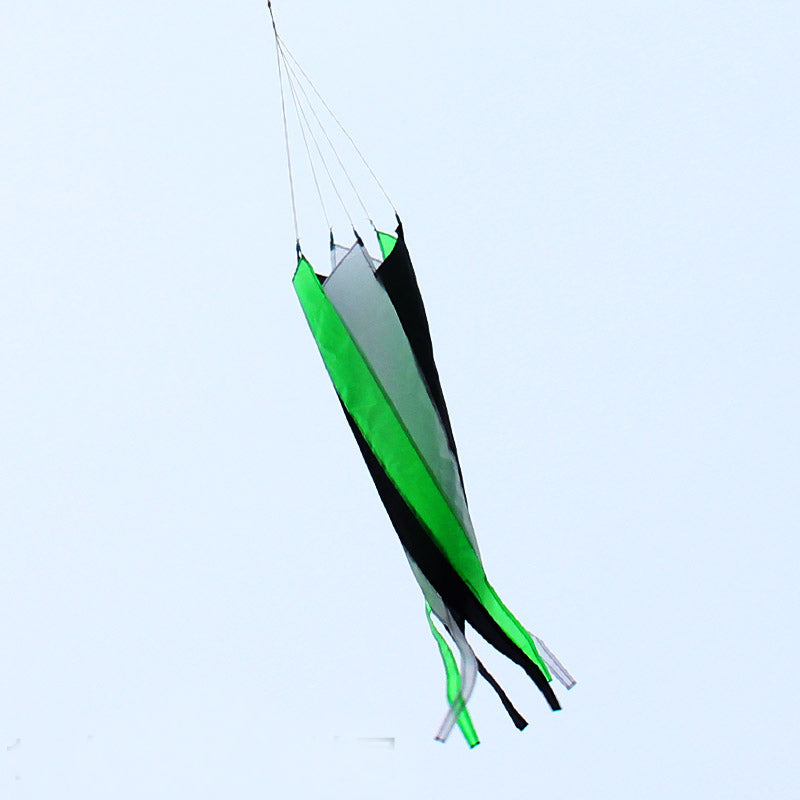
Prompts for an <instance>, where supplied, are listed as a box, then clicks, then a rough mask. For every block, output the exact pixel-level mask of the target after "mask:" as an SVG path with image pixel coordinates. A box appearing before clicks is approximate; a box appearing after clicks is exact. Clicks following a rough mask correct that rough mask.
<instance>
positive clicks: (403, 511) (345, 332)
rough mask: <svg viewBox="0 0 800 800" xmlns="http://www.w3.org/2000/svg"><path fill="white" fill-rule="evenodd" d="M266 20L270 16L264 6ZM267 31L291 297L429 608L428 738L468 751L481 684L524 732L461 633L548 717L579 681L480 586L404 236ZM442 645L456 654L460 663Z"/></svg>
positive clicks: (316, 97)
mask: <svg viewBox="0 0 800 800" xmlns="http://www.w3.org/2000/svg"><path fill="white" fill-rule="evenodd" d="M267 6H268V8H269V11H270V15H271V16H272V13H273V12H272V3H271V2H268V3H267ZM272 27H273V32H274V34H275V49H276V55H277V66H278V80H279V85H280V90H281V110H282V116H283V128H284V134H285V143H286V159H287V166H288V173H289V187H290V195H291V200H292V217H293V220H294V227H295V238H296V249H297V257H298V265H297V270H296V272H295V274H294V279H293V284H294V288H295V291H296V292H297V296H298V298H299V300H300V304H301V305H302V307H303V312H304V313H305V316H306V319H307V320H308V324H309V327H310V328H311V332H312V334H313V335H314V339H315V340H316V343H317V346H318V348H319V351H320V354H321V356H322V360H323V361H324V363H325V367H326V368H327V370H328V374H329V375H330V378H331V381H332V382H333V385H334V388H335V389H336V393H337V395H338V397H339V401H340V403H341V405H342V409H343V411H344V414H345V417H346V418H347V422H348V424H349V425H350V428H351V430H352V431H353V435H354V437H355V439H356V443H357V444H358V447H359V449H360V451H361V455H362V456H363V458H364V461H365V463H366V465H367V469H368V470H369V473H370V475H371V476H372V480H373V481H374V483H375V487H376V488H377V490H378V494H379V495H380V498H381V501H382V502H383V505H384V507H385V508H386V512H387V513H388V515H389V518H390V520H391V522H392V525H393V526H394V529H395V531H396V532H397V536H398V537H399V539H400V542H401V544H402V546H403V549H404V551H405V554H406V557H407V558H408V562H409V564H410V566H411V570H412V572H413V573H414V577H415V578H416V580H417V582H418V583H419V586H420V588H421V590H422V593H423V595H424V597H425V604H426V613H427V617H428V624H429V626H430V629H431V633H432V635H433V637H434V639H435V641H436V644H437V646H438V648H439V652H440V654H441V656H442V661H443V663H444V667H445V672H446V676H447V701H448V710H447V714H446V715H445V718H444V721H443V722H442V724H441V726H440V728H439V731H438V733H437V737H436V738H437V739H440V740H442V741H444V740H445V739H447V736H448V735H449V733H450V731H451V730H452V729H453V727H455V726H456V725H458V727H459V728H460V729H461V732H462V733H463V734H464V737H465V738H466V740H467V742H468V743H469V745H470V746H474V745H476V744H478V736H477V734H476V733H475V728H474V726H473V724H472V720H471V718H470V715H469V712H468V711H467V701H468V700H469V697H470V694H471V693H472V689H473V687H474V686H475V683H476V680H477V676H478V675H480V676H481V677H483V678H484V679H485V680H486V681H487V682H488V683H489V684H490V685H491V687H492V688H493V689H494V691H495V692H496V693H497V695H498V697H499V698H500V701H501V703H502V704H503V706H504V708H505V709H506V711H507V713H508V715H509V716H510V717H511V720H512V721H513V723H514V724H515V725H516V726H517V728H519V729H520V730H521V729H523V728H525V727H526V725H527V722H526V721H525V719H524V718H523V717H522V715H521V714H520V713H519V712H518V711H517V709H516V708H515V707H514V706H513V705H512V703H511V701H510V700H509V699H508V697H507V696H506V694H505V692H504V691H503V689H502V688H501V687H500V685H499V684H498V682H497V681H496V680H495V679H494V677H493V676H492V675H491V674H490V673H489V672H488V670H487V669H486V668H485V667H484V665H483V664H482V663H481V662H480V661H479V660H478V659H477V657H476V656H475V653H474V652H473V650H472V647H471V646H470V644H469V643H468V642H467V638H466V623H469V625H470V627H471V628H473V629H474V630H475V631H477V632H478V633H479V634H480V635H481V636H482V637H483V638H484V639H485V640H486V641H487V642H489V643H490V644H491V645H493V646H494V647H495V648H496V649H497V650H499V651H500V652H501V653H503V655H505V656H507V657H508V658H509V659H511V661H513V662H515V663H516V664H518V665H519V666H520V667H522V669H523V670H524V671H525V672H526V673H527V674H528V675H529V676H530V678H531V679H532V680H533V682H534V684H535V685H536V686H537V687H538V688H539V690H540V691H541V693H542V694H543V695H544V697H545V699H546V700H547V702H548V704H549V705H550V707H551V708H552V709H553V710H557V709H558V708H559V704H558V700H557V699H556V696H555V693H554V692H553V690H552V688H551V687H550V681H551V680H552V678H554V677H555V678H557V679H558V680H559V681H561V683H563V684H564V685H565V686H566V687H567V688H571V687H572V686H573V685H574V683H575V681H574V680H573V679H572V678H571V677H570V675H569V673H568V672H567V671H566V670H565V669H564V667H563V666H562V665H561V664H560V663H559V662H558V660H557V659H556V658H555V656H554V655H553V654H552V653H551V652H550V651H549V650H548V649H547V647H546V646H545V645H544V643H543V642H542V641H541V640H540V639H538V638H537V637H535V636H533V635H532V634H530V633H529V632H528V631H527V630H526V629H525V628H524V627H523V626H522V625H521V624H520V623H519V621H518V620H517V619H516V617H515V616H514V615H513V614H512V613H511V612H510V611H509V610H508V608H506V606H505V605H504V604H503V602H502V600H501V599H500V597H499V596H498V595H497V593H496V592H495V590H494V589H493V588H492V586H491V585H490V584H489V582H488V580H487V578H486V573H485V572H484V569H483V564H482V562H481V556H480V552H479V550H478V543H477V540H476V538H475V532H474V530H473V527H472V521H471V520H470V516H469V510H468V508H467V498H466V493H465V491H464V481H463V477H462V474H461V465H460V464H459V460H458V451H457V450H456V443H455V439H454V438H453V431H452V428H451V425H450V418H449V415H448V413H447V406H446V404H445V401H444V394H443V393H442V386H441V383H440V381H439V373H438V371H437V369H436V363H435V361H434V358H433V345H432V343H431V336H430V331H429V329H428V319H427V316H426V314H425V306H424V305H423V302H422V296H421V295H420V291H419V287H418V286H417V279H416V276H415V274H414V268H413V266H412V264H411V258H410V256H409V253H408V249H407V247H406V242H405V238H404V235H403V228H402V225H401V224H400V220H399V218H397V231H396V236H393V235H391V234H388V233H381V232H379V231H378V230H377V228H375V225H374V223H373V222H372V217H371V216H370V213H369V211H368V210H367V207H366V205H365V203H364V201H363V198H362V197H361V195H360V194H359V192H358V190H357V189H356V186H355V183H354V182H353V180H352V178H351V177H350V175H349V173H348V172H347V170H346V169H345V166H344V163H343V161H342V158H341V156H340V154H339V152H338V151H337V149H336V146H335V145H334V142H333V141H332V139H331V136H330V134H329V132H328V130H327V129H326V127H325V125H324V124H323V123H322V120H321V119H320V113H322V114H323V116H324V115H325V112H327V115H328V117H329V119H330V120H332V121H333V122H334V123H335V124H336V126H337V127H338V128H339V129H340V130H341V132H342V133H343V134H344V137H345V139H346V140H347V142H348V145H349V146H352V148H353V149H354V150H355V152H356V154H357V155H358V157H359V158H360V159H361V161H362V162H363V165H364V166H365V167H366V168H367V170H368V172H369V174H370V175H371V177H372V178H373V179H374V181H375V183H376V184H377V186H378V188H380V190H381V192H382V193H383V195H384V196H385V198H386V200H387V201H389V203H390V204H391V201H390V200H389V196H388V194H386V191H385V190H384V189H383V186H381V185H380V182H379V181H378V179H377V177H376V176H375V173H374V172H373V171H372V169H371V168H370V167H369V165H368V164H367V163H366V160H365V159H364V157H363V155H361V151H360V150H358V148H357V147H356V145H355V142H354V141H353V139H352V137H351V136H350V135H349V134H348V133H347V131H345V130H344V128H343V127H342V125H341V123H340V122H339V120H338V119H337V118H336V117H335V115H334V114H333V112H332V111H331V110H330V108H329V107H328V105H327V103H326V102H325V101H324V99H322V96H321V95H320V94H319V92H318V91H317V88H316V86H314V84H313V83H312V82H311V80H310V78H309V77H308V75H306V73H305V71H304V70H303V69H302V67H301V66H300V65H299V63H298V62H297V60H296V59H295V58H294V56H293V55H292V54H291V53H290V52H289V50H288V48H287V47H286V45H285V43H284V42H283V40H282V39H281V37H280V36H279V35H278V31H277V27H276V25H275V19H274V16H272ZM284 83H286V85H287V86H288V89H289V97H290V99H291V101H292V103H293V105H294V110H295V112H296V119H297V128H298V129H299V132H300V134H301V137H302V142H303V144H304V145H305V150H306V154H307V156H308V162H309V174H308V177H310V179H311V180H312V181H313V184H314V186H315V188H316V191H317V195H318V199H319V201H320V207H321V210H322V214H323V216H324V218H325V221H326V223H327V227H328V229H329V230H330V245H331V271H330V274H329V275H328V276H327V277H325V276H322V275H319V274H317V273H316V272H315V270H314V269H313V267H312V266H311V264H310V262H309V261H308V260H307V259H306V258H305V257H304V256H303V252H302V248H301V246H300V233H299V226H298V214H297V205H296V201H295V186H294V179H293V175H294V172H293V161H292V158H291V148H290V143H289V142H290V135H289V122H288V117H287V113H286V105H287V103H286V94H285V92H284ZM323 109H324V111H323ZM318 112H319V113H318ZM326 151H327V156H326ZM315 153H316V156H315ZM331 157H333V159H334V160H335V162H336V163H337V164H338V165H339V167H340V168H341V171H342V173H343V177H344V178H345V180H346V182H347V184H348V185H349V187H350V189H351V190H352V195H353V197H354V199H355V200H357V201H358V204H359V205H360V206H361V209H362V211H363V212H364V216H365V218H366V219H368V220H369V222H370V224H371V226H372V228H373V229H374V230H375V232H376V234H377V237H378V243H379V246H380V250H381V256H380V258H373V257H372V256H370V254H369V253H368V252H367V249H366V248H365V246H364V244H363V242H362V240H361V237H360V236H359V235H358V233H357V232H356V229H355V224H354V220H353V214H351V210H350V208H349V206H348V204H347V203H346V202H345V199H344V194H346V193H347V190H346V189H345V188H344V187H343V186H342V185H341V182H339V183H338V184H337V181H336V179H335V178H334V175H333V168H332V165H331V163H330V160H331ZM323 176H326V177H327V178H328V180H329V182H330V188H331V190H332V192H333V194H334V196H335V198H336V199H337V200H338V201H339V203H340V205H341V206H342V209H343V211H344V213H345V215H346V217H347V219H348V222H349V224H350V227H351V228H352V230H353V233H354V235H355V239H356V241H355V244H354V245H353V246H352V247H350V248H345V247H340V246H338V245H336V244H335V242H334V235H333V225H332V224H331V221H330V215H329V212H328V206H327V203H326V202H325V197H324V193H323V191H322V187H321V180H322V182H323V183H324V177H323ZM395 216H396V214H395ZM437 621H438V625H440V626H441V627H442V628H443V630H444V634H446V636H445V635H443V633H442V631H441V630H440V629H439V627H437ZM448 637H449V639H450V640H451V641H452V642H453V644H455V647H456V649H457V650H458V655H459V660H458V663H457V662H456V658H455V656H454V655H453V652H452V651H451V649H450V646H449V645H448V642H447V638H448Z"/></svg>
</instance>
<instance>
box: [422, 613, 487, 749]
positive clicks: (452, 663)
mask: <svg viewBox="0 0 800 800" xmlns="http://www.w3.org/2000/svg"><path fill="white" fill-rule="evenodd" d="M425 612H426V613H427V615H428V625H429V626H430V629H431V633H432V634H433V638H434V639H436V644H438V645H439V653H440V654H441V656H442V661H443V662H444V671H445V674H446V675H447V702H448V703H450V705H451V706H452V705H453V701H454V700H455V699H456V697H458V693H459V692H460V691H461V675H460V674H459V672H458V666H457V665H456V660H455V657H454V656H453V651H452V650H451V649H450V646H449V645H448V644H447V642H446V641H445V638H444V636H442V634H441V633H439V631H438V629H437V628H436V625H434V623H433V619H431V607H430V604H429V603H425ZM457 721H458V727H459V728H461V733H463V734H464V738H465V739H466V740H467V744H468V745H469V746H470V747H475V745H477V744H480V740H479V739H478V734H477V733H476V732H475V726H474V725H473V724H472V717H470V715H469V711H467V707H466V706H464V708H463V710H462V711H461V713H460V714H459V715H458V720H457Z"/></svg>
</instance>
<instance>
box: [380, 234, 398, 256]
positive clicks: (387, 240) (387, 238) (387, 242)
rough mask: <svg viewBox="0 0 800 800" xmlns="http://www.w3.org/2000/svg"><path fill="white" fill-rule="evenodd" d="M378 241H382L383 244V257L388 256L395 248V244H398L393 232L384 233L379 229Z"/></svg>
mask: <svg viewBox="0 0 800 800" xmlns="http://www.w3.org/2000/svg"><path fill="white" fill-rule="evenodd" d="M378 242H380V245H381V253H383V257H384V258H386V256H388V255H389V253H391V252H392V250H394V246H395V245H396V244H397V237H396V236H392V234H391V233H382V232H381V231H378Z"/></svg>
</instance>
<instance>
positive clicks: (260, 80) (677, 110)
mask: <svg viewBox="0 0 800 800" xmlns="http://www.w3.org/2000/svg"><path fill="white" fill-rule="evenodd" d="M275 11H276V15H277V17H278V24H279V29H280V31H281V33H282V36H283V38H284V39H285V41H286V42H287V43H288V44H289V46H290V47H291V48H292V50H293V52H294V54H295V55H296V56H297V57H298V59H299V60H300V62H301V64H302V65H303V67H304V69H305V70H306V71H307V72H308V73H309V74H310V75H311V76H312V78H314V80H315V82H316V83H317V85H318V87H319V89H320V90H321V91H322V93H323V94H324V96H325V98H326V100H327V101H328V102H329V104H330V105H331V106H332V107H333V108H334V109H335V111H336V113H337V115H338V116H339V117H340V118H341V119H342V121H343V122H344V123H345V124H346V126H347V127H348V129H349V130H350V131H351V132H352V134H353V135H354V136H355V138H356V139H357V141H358V142H359V145H360V147H361V149H362V150H363V152H364V153H365V155H366V156H367V158H368V160H369V161H370V163H371V165H372V167H373V168H374V169H375V171H376V173H377V174H378V175H379V177H380V178H381V181H382V182H383V184H384V185H385V186H386V188H387V190H388V192H389V194H390V195H391V196H392V199H393V201H394V203H395V205H396V207H397V208H398V210H399V211H400V214H401V216H402V218H403V221H404V225H405V229H406V235H407V240H408V243H409V248H410V250H411V254H412V257H413V258H414V261H415V265H416V268H417V272H418V278H419V282H420V285H421V288H422V291H423V295H424V297H425V301H426V304H427V308H428V313H429V318H430V323H431V328H432V332H433V338H434V346H435V349H436V353H437V358H438V363H439V368H440V372H441V376H442V381H443V386H444V389H445V394H446V396H447V399H448V404H449V407H450V413H451V417H452V422H453V426H454V429H455V433H456V438H457V441H458V445H459V453H460V456H461V463H462V466H463V469H464V474H465V480H466V487H467V492H468V496H469V499H470V507H471V510H472V516H473V521H474V523H475V528H476V531H477V534H478V538H479V541H480V545H481V550H482V553H483V557H484V562H485V564H486V568H487V573H488V575H489V578H490V580H491V582H492V583H493V585H494V586H495V587H496V588H497V589H498V591H499V592H500V593H501V595H502V596H503V598H504V599H505V600H506V602H507V603H508V605H509V607H510V608H511V609H512V610H513V611H514V612H515V613H516V614H517V615H518V617H519V618H520V619H521V620H522V621H523V622H524V623H525V624H526V625H527V626H528V627H529V628H530V629H531V630H533V631H534V632H535V633H537V634H538V635H540V636H541V637H542V638H543V639H544V640H545V641H547V642H548V644H549V645H550V646H551V647H552V649H553V650H554V651H555V652H556V653H557V654H558V655H559V656H560V657H561V659H562V660H563V661H564V663H565V664H566V665H567V666H568V668H569V669H570V671H571V672H572V673H573V674H574V675H575V677H576V678H577V680H578V686H577V687H576V688H575V689H573V690H572V691H571V692H569V693H566V692H564V691H563V690H562V691H560V697H561V699H562V701H563V705H564V707H565V708H564V710H563V711H561V712H559V713H558V714H552V713H551V712H550V711H549V710H548V709H547V707H546V704H545V703H544V701H543V699H542V698H541V697H540V695H539V693H538V692H537V691H536V689H535V688H534V687H533V685H532V684H531V683H530V682H529V681H528V680H527V678H526V677H525V676H524V675H523V674H522V673H521V671H520V670H519V669H518V668H516V667H515V666H514V665H513V664H511V663H510V662H507V661H506V660H505V659H503V658H502V657H501V656H499V655H498V654H495V653H494V651H493V650H492V649H491V648H490V647H488V646H485V644H484V643H482V642H481V641H479V640H478V638H477V637H476V636H473V641H474V643H475V646H476V649H477V651H478V655H479V656H480V657H481V658H484V659H485V661H486V662H487V666H489V668H490V670H491V671H492V672H494V674H495V675H496V677H497V678H498V679H499V680H500V681H501V683H503V684H504V686H506V688H507V689H508V691H509V693H510V694H511V695H512V697H513V699H514V700H515V702H516V703H517V705H518V706H519V708H520V710H522V711H523V713H524V714H525V715H526V716H527V717H528V719H529V720H530V722H531V725H530V727H529V728H528V729H527V730H526V731H525V732H524V733H522V734H519V733H518V732H517V731H516V730H515V729H514V728H513V726H512V725H511V724H510V722H509V721H508V719H507V718H506V716H505V713H504V712H503V710H502V708H501V707H500V706H499V704H498V703H497V701H496V698H495V697H494V695H493V693H492V692H491V691H490V690H489V688H488V687H487V686H486V684H484V683H479V684H478V686H477V687H476V691H475V694H474V696H473V700H472V701H471V704H470V707H471V709H472V713H473V719H474V721H475V724H476V727H477V730H478V733H479V735H480V737H481V739H482V744H481V745H480V747H478V748H476V749H475V750H474V751H471V752H470V751H469V750H468V749H467V747H466V745H465V744H464V742H463V741H462V740H461V739H460V736H459V735H458V733H457V732H456V733H454V734H453V736H452V737H451V739H450V741H449V742H448V743H447V744H446V745H444V746H442V745H441V744H438V743H436V742H434V741H433V736H434V733H435V731H436V729H437V727H438V725H439V722H440V721H441V718H442V716H443V714H444V711H445V700H444V675H443V670H442V667H441V664H440V661H439V655H438V652H437V650H436V646H435V644H434V642H433V640H432V638H431V636H430V633H429V631H428V629H427V624H426V621H425V617H424V606H423V601H422V597H421V594H420V592H419V590H418V588H417V586H416V584H415V582H414V579H413V577H412V575H411V573H410V571H409V569H408V565H407V563H406V561H405V558H404V557H403V554H402V550H401V548H400V545H399V543H398V542H397V540H396V536H395V534H394V532H393V530H392V528H391V526H390V524H389V522H388V520H387V518H386V516H385V513H384V511H383V509H382V507H381V504H380V502H379V500H378V497H377V494H376V493H375V490H374V487H373V486H372V484H371V481H370V479H369V476H368V474H367V471H366V469H365V468H364V466H363V463H361V457H360V455H359V454H358V451H357V449H356V447H355V445H354V442H353V441H352V436H351V434H350V432H349V430H348V428H347V425H346V423H345V421H344V418H343V417H342V414H341V410H340V408H339V405H338V403H337V402H336V398H335V395H334V392H333V390H332V388H331V387H330V385H329V381H328V378H327V376H326V374H325V371H324V368H323V366H322V363H321V361H320V359H319V356H318V354H317V352H316V349H315V346H314V343H313V340H312V338H311V335H310V333H309V331H308V330H307V327H306V324H305V321H304V319H303V316H302V313H301V311H300V308H299V305H298V303H297V301H296V299H295V297H294V293H293V290H292V287H291V283H290V279H291V275H292V272H293V270H294V233H293V228H292V220H291V212H290V204H289V195H288V184H287V178H286V165H285V156H284V152H283V134H282V128H281V119H280V102H279V92H278V83H277V77H276V72H275V53H274V45H273V41H272V38H271V30H270V27H269V23H268V17H267V15H266V10H265V8H264V6H263V5H262V4H259V3H236V4H231V3H222V2H204V1H203V0H200V1H199V2H193V3H187V2H183V1H182V0H178V1H177V2H172V3H166V4H165V3H156V2H152V0H143V2H139V3H134V4H131V3H128V4H124V5H121V4H115V3H107V2H105V3H100V2H95V0H85V1H84V2H81V3H75V2H36V1H35V0H34V2H29V3H16V4H6V5H5V6H4V7H3V10H2V12H0V386H2V391H0V441H1V442H2V445H1V452H2V458H0V542H2V551H1V556H0V563H2V579H1V580H0V602H2V607H3V612H4V613H3V614H2V622H1V623H0V631H1V632H2V636H1V637H0V795H2V796H3V797H4V798H5V797H8V798H11V799H12V800H17V798H35V799H36V800H39V799H40V798H41V799H42V800H45V799H47V800H50V799H51V798H56V797H57V798H81V800H88V799H90V798H98V800H99V799H100V798H103V800H105V799H106V798H109V797H114V798H119V799H120V800H122V799H123V798H137V800H138V799H139V798H142V797H148V798H165V799H166V798H170V800H173V799H174V798H177V797H187V798H188V797H192V798H229V797H237V798H241V800H247V799H248V798H257V797H265V796H273V797H303V798H304V797H309V798H310V797H336V796H347V797H355V798H362V797H363V798H376V797H381V798H409V797H423V798H427V797H437V796H441V797H450V796H453V795H455V794H459V795H464V796H476V797H479V796H481V795H484V796H493V797H528V796H530V795H531V794H532V793H534V794H537V795H541V796H543V797H544V796H547V797H553V798H587V797H591V798H614V800H620V799H621V798H637V800H639V799H640V798H648V799H652V800H659V799H660V798H670V799H671V800H672V798H675V797H676V796H681V797H688V798H710V797H724V798H727V799H729V800H732V799H733V798H754V797H758V798H796V797H798V796H800V766H798V757H797V753H798V752H800V733H799V732H798V731H799V730H800V713H798V712H799V711H800V706H799V704H798V688H797V663H798V657H800V645H799V644H798V634H800V626H799V625H798V607H799V601H800V569H798V557H800V545H798V529H799V528H800V513H798V490H800V426H799V425H798V408H799V407H800V381H799V380H798V377H797V372H798V364H800V331H799V330H798V322H797V319H798V306H799V305H800V275H799V274H798V253H799V252H800V233H798V214H799V213H800V202H799V201H798V197H799V193H798V185H799V184H800V166H799V163H800V160H799V159H798V142H799V141H800V64H799V63H798V52H800V4H798V3H797V2H793V1H791V0H758V2H740V1H739V0H728V2H705V3H699V4H698V3H689V2H677V1H676V2H648V3H634V2H557V3H556V2H551V3H542V2H530V1H527V2H516V1H514V2H507V3H501V4H492V3H486V2H481V3H478V2H464V1H463V0H461V2H455V1H454V0H452V1H451V0H441V1H440V2H437V3H430V2H428V3H397V2H384V0H369V2H367V1H366V0H364V1H363V2H362V1H360V0H359V1H356V0H354V1H353V2H347V3H330V2H321V1H320V0H315V1H314V2H305V3H299V2H294V3H292V2H288V0H286V1H285V2H283V1H282V0H275ZM351 163H353V164H356V163H357V162H356V161H352V162H351ZM356 171H357V170H356ZM361 186H362V187H363V188H364V190H365V192H366V196H367V197H368V199H369V206H370V209H371V210H372V209H374V211H373V214H374V218H375V221H376V223H377V224H378V225H379V226H380V227H383V228H384V229H387V228H389V227H390V226H391V225H392V221H393V218H392V213H391V208H390V207H389V206H388V205H387V204H386V203H385V201H383V200H382V198H381V196H380V194H379V193H377V192H376V193H374V196H373V195H372V194H370V192H374V188H373V187H372V185H371V184H370V183H369V181H361ZM298 193H299V194H298V214H299V219H300V227H301V231H300V232H301V236H302V238H303V243H304V249H305V251H306V253H307V255H309V257H310V258H311V259H312V260H313V261H314V262H315V263H320V266H321V267H323V266H324V264H323V263H321V262H324V261H325V260H326V259H327V231H326V227H325V223H324V220H321V218H320V215H319V212H318V210H317V206H316V201H315V198H314V196H313V192H311V191H310V189H309V186H308V183H307V180H305V179H304V178H303V177H302V174H299V175H298ZM362 222H363V221H362ZM335 225H336V229H337V230H341V231H342V236H341V237H340V238H341V239H343V240H346V239H347V238H348V237H347V226H346V224H344V223H343V222H342V221H341V220H337V221H335ZM364 229H365V230H367V229H368V226H366V225H365V228H364ZM364 737H395V741H396V744H395V747H394V749H389V748H387V747H385V746H382V745H381V744H378V743H368V742H363V741H359V740H360V739H362V738H364Z"/></svg>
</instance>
